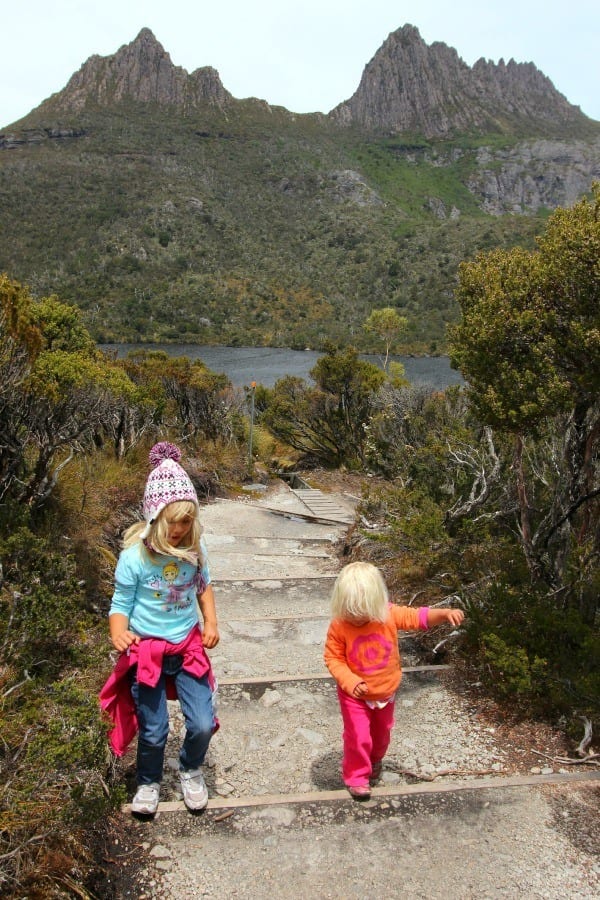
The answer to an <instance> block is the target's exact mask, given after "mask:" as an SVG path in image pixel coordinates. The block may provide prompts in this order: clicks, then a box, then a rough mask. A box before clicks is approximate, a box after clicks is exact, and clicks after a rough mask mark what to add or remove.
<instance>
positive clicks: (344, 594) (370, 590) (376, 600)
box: [331, 562, 389, 622]
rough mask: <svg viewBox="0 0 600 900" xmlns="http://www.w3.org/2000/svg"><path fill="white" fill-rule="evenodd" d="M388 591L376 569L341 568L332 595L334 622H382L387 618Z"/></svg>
mask: <svg viewBox="0 0 600 900" xmlns="http://www.w3.org/2000/svg"><path fill="white" fill-rule="evenodd" d="M388 602H389V598H388V590H387V587H386V584H385V581H384V580H383V577H382V575H381V572H380V571H379V569H378V568H377V567H376V566H374V565H372V564H371V563H367V562H354V563H350V564H349V565H347V566H344V568H343V569H342V571H341V572H340V574H339V575H338V577H337V578H336V581H335V584H334V586H333V592H332V594H331V614H332V616H333V618H334V619H346V620H348V621H354V620H360V619H368V621H369V622H385V621H387V618H388V615H389V613H388Z"/></svg>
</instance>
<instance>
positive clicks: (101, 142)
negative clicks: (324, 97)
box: [0, 103, 539, 352]
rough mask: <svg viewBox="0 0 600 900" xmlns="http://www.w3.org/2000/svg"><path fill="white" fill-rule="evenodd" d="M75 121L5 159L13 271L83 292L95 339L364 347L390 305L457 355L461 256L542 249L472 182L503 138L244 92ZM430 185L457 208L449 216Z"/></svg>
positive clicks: (7, 263) (47, 290) (410, 345)
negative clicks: (384, 120) (358, 118)
mask: <svg viewBox="0 0 600 900" xmlns="http://www.w3.org/2000/svg"><path fill="white" fill-rule="evenodd" d="M48 117H50V118H52V119H53V115H52V113H51V111H50V110H49V109H48V108H47V109H46V110H40V111H38V112H37V113H36V114H35V116H33V118H32V120H31V121H30V122H29V123H24V126H25V127H26V126H27V124H31V125H32V126H34V127H35V126H41V127H42V128H43V127H44V126H47V125H48V124H49V123H48ZM77 118H78V119H79V121H78V122H77V123H76V124H77V127H78V129H80V130H81V129H84V130H85V133H84V134H82V135H81V136H80V137H78V138H73V139H66V140H61V141H49V140H48V141H42V142H41V143H38V144H36V145H35V146H34V145H32V144H28V143H24V144H23V145H22V146H20V147H19V148H17V149H14V150H11V151H10V152H4V153H1V154H0V190H1V191H2V198H3V216H2V218H1V219H0V270H5V271H7V272H10V273H11V275H12V276H13V277H15V278H17V279H19V280H21V281H23V282H26V283H27V284H29V285H30V286H31V290H32V292H33V293H34V294H35V296H43V295H44V294H55V293H56V294H58V295H59V296H60V297H63V298H68V299H69V300H70V302H72V303H73V304H77V306H78V307H79V308H80V309H81V310H82V313H83V319H82V321H83V323H84V324H85V327H86V328H87V330H88V331H89V333H90V334H91V335H92V336H93V337H94V339H96V340H97V341H99V342H105V343H107V342H111V341H129V342H139V341H141V342H162V341H170V342H194V343H204V344H213V343H218V344H231V345H236V344H237V345H244V344H245V345H268V346H288V347H298V348H300V349H304V348H305V347H311V348H316V349H321V348H322V347H323V346H324V344H325V342H326V341H327V340H328V339H332V340H336V341H342V340H344V341H346V340H348V336H350V340H351V342H352V343H353V344H355V345H357V346H359V347H360V349H362V350H367V349H370V348H371V347H372V344H373V339H372V338H371V337H370V336H369V335H368V334H367V333H366V332H365V331H364V329H363V327H362V326H363V323H364V322H365V320H366V319H367V318H368V316H369V314H370V313H371V311H372V310H373V309H381V308H386V307H388V308H393V309H395V310H397V312H398V314H399V315H400V316H401V317H403V318H406V319H407V321H408V329H407V331H406V334H404V335H402V336H401V337H400V348H399V349H402V350H407V349H410V350H411V351H414V352H443V351H444V347H445V341H446V334H445V332H446V325H447V324H448V323H449V322H455V321H456V319H457V315H458V309H457V306H456V302H455V300H454V297H453V292H454V288H455V282H456V271H457V266H458V264H459V262H460V261H461V260H462V259H463V258H465V256H467V257H468V256H472V255H473V254H474V253H475V252H476V251H477V250H478V249H489V248H492V247H506V246H512V245H514V244H519V245H521V244H522V245H524V246H531V244H532V239H533V234H534V232H535V231H536V230H537V229H538V228H539V219H536V217H535V216H534V217H529V216H506V217H494V216H489V215H486V214H484V213H483V212H482V211H481V209H480V208H479V206H478V202H477V198H476V197H475V196H474V194H473V193H471V191H469V190H468V188H467V186H466V185H467V183H468V179H469V177H470V176H471V175H472V173H473V171H474V170H475V169H476V167H477V153H478V152H479V150H480V148H481V146H482V145H484V146H493V147H494V149H496V147H497V145H498V138H497V136H496V137H494V136H485V137H483V138H481V140H480V142H479V143H478V142H477V141H472V142H471V143H470V144H469V143H468V142H465V141H464V139H461V140H458V141H456V142H444V143H441V144H437V145H436V144H435V143H431V142H430V143H426V142H423V141H417V140H415V141H411V140H406V139H404V138H387V137H381V138H378V137H375V136H370V137H366V136H365V135H362V134H359V133H356V132H354V131H352V130H348V129H340V128H337V127H335V126H333V125H332V124H331V123H330V122H328V121H326V120H324V119H323V117H318V118H317V117H315V116H294V117H290V116H285V115H278V114H275V113H274V111H273V110H271V111H270V112H269V114H268V115H266V114H265V112H264V111H262V110H261V109H259V108H257V107H256V105H255V106H254V107H253V108H252V107H251V106H247V105H244V104H239V105H237V106H236V107H235V108H234V109H231V110H228V112H227V118H226V119H225V118H224V116H223V114H222V113H221V112H220V111H219V110H217V109H214V108H210V107H207V108H206V109H205V110H202V112H196V113H194V114H192V115H189V116H181V115H180V114H178V113H170V112H169V111H167V110H164V109H162V110H159V109H157V108H151V107H150V106H149V105H148V104H143V105H136V104H133V103H132V104H129V105H128V104H123V105H122V106H121V107H120V108H116V109H114V110H111V111H108V110H104V111H103V110H91V109H88V110H86V111H85V113H83V114H81V116H78V117H77ZM51 124H52V125H53V124H55V123H54V121H52V122H51ZM42 133H43V132H42ZM504 141H505V143H504V146H505V147H506V146H512V144H513V143H514V141H513V140H512V139H510V138H505V139H504ZM347 171H351V172H354V173H356V175H357V177H358V180H357V182H356V184H357V185H358V187H357V192H356V193H352V191H351V192H350V193H349V194H348V193H346V192H345V191H344V190H343V184H342V181H341V180H340V177H339V176H340V173H344V172H347ZM199 173H200V174H199ZM432 198H434V199H435V200H436V201H439V203H440V204H441V205H442V206H443V207H444V209H446V210H447V211H448V213H450V211H451V210H452V208H453V207H456V208H457V209H459V210H460V217H459V218H446V219H438V218H437V217H436V215H435V214H434V213H433V212H432V209H431V201H432Z"/></svg>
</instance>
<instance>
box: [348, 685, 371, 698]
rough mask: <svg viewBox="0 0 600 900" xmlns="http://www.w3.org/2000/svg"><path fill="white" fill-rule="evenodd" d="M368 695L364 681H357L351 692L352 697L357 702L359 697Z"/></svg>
mask: <svg viewBox="0 0 600 900" xmlns="http://www.w3.org/2000/svg"><path fill="white" fill-rule="evenodd" d="M368 693H369V688H368V686H367V682H366V681H359V682H358V684H357V685H356V687H355V688H354V690H353V691H352V696H353V697H356V699H357V700H360V698H361V697H364V696H365V694H368Z"/></svg>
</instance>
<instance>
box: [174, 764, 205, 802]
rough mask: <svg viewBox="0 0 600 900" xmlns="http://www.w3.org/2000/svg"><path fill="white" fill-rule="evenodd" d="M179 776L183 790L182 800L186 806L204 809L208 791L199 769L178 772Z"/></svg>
mask: <svg viewBox="0 0 600 900" xmlns="http://www.w3.org/2000/svg"><path fill="white" fill-rule="evenodd" d="M179 778H180V781H181V790H182V791H183V802H184V803H185V805H186V806H187V808H188V809H204V807H205V806H206V804H207V803H208V791H207V789H206V784H205V783H204V776H203V774H202V772H201V770H200V769H192V770H191V771H189V772H180V773H179Z"/></svg>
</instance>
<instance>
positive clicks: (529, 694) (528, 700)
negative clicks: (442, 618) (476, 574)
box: [465, 572, 600, 720]
mask: <svg viewBox="0 0 600 900" xmlns="http://www.w3.org/2000/svg"><path fill="white" fill-rule="evenodd" d="M465 633H466V647H465V652H466V654H467V655H468V656H470V657H471V658H478V666H479V668H480V672H481V677H482V678H483V679H484V680H485V682H486V685H487V686H488V687H489V689H490V690H491V691H492V692H493V693H494V694H496V695H497V696H499V697H502V698H505V699H507V698H511V699H513V700H515V701H516V702H518V704H519V706H520V707H521V709H522V710H523V711H526V712H529V713H534V714H536V715H542V716H545V717H550V718H553V719H555V718H557V717H558V716H560V715H567V716H574V715H575V714H579V715H586V716H588V717H589V718H590V719H592V720H594V719H596V717H597V716H598V713H599V711H600V652H599V651H600V635H598V631H597V628H594V627H591V626H590V625H588V624H586V622H585V621H584V620H583V619H582V617H581V616H580V615H579V613H578V612H577V611H576V610H574V609H566V610H561V609H557V607H556V604H555V603H554V602H553V600H552V598H549V597H548V596H547V595H545V594H543V593H540V592H539V591H535V590H534V589H531V588H529V589H527V590H526V589H525V586H524V584H523V582H522V581H520V580H519V578H518V577H517V573H516V572H515V573H513V579H512V583H511V582H510V581H508V580H507V579H503V580H500V579H499V580H498V581H495V582H494V583H492V584H490V585H489V587H487V588H485V589H484V590H483V591H482V590H481V589H480V590H479V591H478V592H477V593H476V594H475V595H473V596H472V598H471V600H470V601H469V603H468V605H467V619H466V627H465ZM473 653H475V657H473V656H472V654H473Z"/></svg>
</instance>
